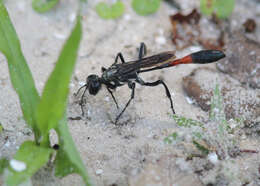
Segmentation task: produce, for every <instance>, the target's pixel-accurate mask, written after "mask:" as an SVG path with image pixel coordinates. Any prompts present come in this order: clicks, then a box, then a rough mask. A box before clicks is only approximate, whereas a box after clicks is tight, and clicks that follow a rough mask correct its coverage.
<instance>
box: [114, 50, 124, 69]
mask: <svg viewBox="0 0 260 186" xmlns="http://www.w3.org/2000/svg"><path fill="white" fill-rule="evenodd" d="M119 58H120V60H121V62H122V63H125V59H124V57H123V54H122V53H121V52H119V53H118V54H117V55H116V59H115V62H114V63H113V64H112V66H113V65H115V64H117V63H118V59H119Z"/></svg>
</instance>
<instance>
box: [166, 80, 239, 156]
mask: <svg viewBox="0 0 260 186" xmlns="http://www.w3.org/2000/svg"><path fill="white" fill-rule="evenodd" d="M209 115H210V116H209V118H210V123H214V124H216V127H217V129H218V132H217V133H215V136H209V135H211V134H210V131H208V130H209V129H207V128H206V127H205V125H204V124H203V123H201V122H199V121H196V120H192V119H188V118H185V117H182V116H177V115H174V116H173V119H174V120H175V122H176V123H177V125H178V126H180V127H185V128H191V129H189V132H190V133H191V136H192V143H193V144H194V145H195V147H196V148H197V149H198V150H199V151H200V152H202V154H205V155H207V154H208V153H209V152H210V149H209V148H208V147H207V146H206V145H205V144H206V143H205V144H204V142H206V141H207V142H208V143H209V144H211V145H213V146H214V145H215V147H218V148H222V149H221V150H223V148H225V147H226V146H228V145H227V144H226V146H225V147H219V144H223V142H224V143H226V142H228V141H230V140H229V138H228V137H229V136H228V134H229V133H230V132H231V128H230V127H229V125H228V122H227V121H226V117H225V112H224V106H223V97H222V96H221V92H220V89H219V85H218V84H217V85H216V87H215V89H214V92H213V96H212V98H211V109H210V114H209ZM239 121H240V120H239ZM206 131H208V133H206ZM176 139H177V133H176V134H171V135H170V136H168V137H166V138H165V139H164V141H165V142H166V143H169V144H171V143H172V142H173V141H174V140H176ZM203 141H204V142H203ZM223 146H224V144H223Z"/></svg>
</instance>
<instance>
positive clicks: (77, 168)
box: [55, 117, 91, 185]
mask: <svg viewBox="0 0 260 186" xmlns="http://www.w3.org/2000/svg"><path fill="white" fill-rule="evenodd" d="M65 118H66V117H64V118H63V120H62V121H61V122H60V123H59V125H58V127H57V129H56V131H57V133H58V136H59V142H60V143H59V145H60V148H59V150H58V153H57V156H56V160H55V175H56V176H60V177H64V176H66V175H68V174H71V173H78V174H80V175H81V176H82V178H83V180H84V182H85V184H86V185H91V184H90V181H89V180H90V179H89V177H88V175H87V172H86V170H85V167H84V164H83V163H82V160H81V159H80V156H79V153H78V152H77V149H76V147H75V145H74V143H73V140H72V137H71V136H70V134H69V129H68V126H67V123H66V119H65Z"/></svg>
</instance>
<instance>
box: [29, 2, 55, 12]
mask: <svg viewBox="0 0 260 186" xmlns="http://www.w3.org/2000/svg"><path fill="white" fill-rule="evenodd" d="M58 2H59V0H33V1H32V7H33V9H34V10H35V11H36V12H38V13H44V12H47V11H49V10H51V9H52V8H54V7H55V6H56V5H57V4H58Z"/></svg>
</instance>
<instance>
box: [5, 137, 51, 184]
mask: <svg viewBox="0 0 260 186" xmlns="http://www.w3.org/2000/svg"><path fill="white" fill-rule="evenodd" d="M52 152H53V150H52V149H50V148H44V147H40V146H37V145H36V144H35V143H34V142H33V141H25V142H24V143H23V144H22V145H21V146H20V148H19V150H18V152H17V153H16V154H15V156H14V159H13V160H11V161H13V162H14V161H15V163H13V164H12V163H10V167H9V171H8V175H7V180H6V184H7V185H8V186H16V185H18V184H21V183H23V182H24V181H26V180H28V179H29V178H30V177H31V176H32V175H33V174H34V173H35V172H36V171H37V170H39V169H40V168H41V167H42V166H43V165H45V164H46V163H47V161H48V160H49V157H50V155H51V153H52ZM11 161H10V162H11ZM19 164H22V165H23V166H24V169H21V167H19Z"/></svg>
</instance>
